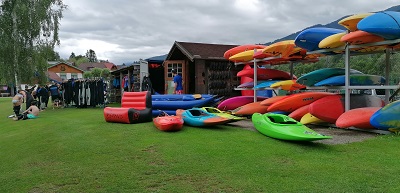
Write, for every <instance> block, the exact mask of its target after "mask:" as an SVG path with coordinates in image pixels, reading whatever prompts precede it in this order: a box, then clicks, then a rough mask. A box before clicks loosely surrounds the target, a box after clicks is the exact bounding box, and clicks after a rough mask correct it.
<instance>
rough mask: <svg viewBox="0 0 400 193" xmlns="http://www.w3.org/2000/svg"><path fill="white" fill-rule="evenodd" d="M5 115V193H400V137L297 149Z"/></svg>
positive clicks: (96, 115)
mask: <svg viewBox="0 0 400 193" xmlns="http://www.w3.org/2000/svg"><path fill="white" fill-rule="evenodd" d="M24 105H25V104H24ZM0 109H1V112H0V120H1V121H0V124H1V129H0V192H400V184H399V182H398V180H399V175H400V167H399V166H400V162H399V158H400V150H399V149H398V147H399V146H400V137H399V136H397V135H385V136H378V137H375V138H372V139H368V140H366V141H363V142H356V143H351V144H344V145H326V144H320V143H290V142H285V141H279V140H274V139H271V138H268V137H266V136H264V135H261V134H260V133H258V132H254V131H250V130H245V129H241V128H238V127H233V126H218V127H213V128H194V127H188V126H185V127H184V128H183V130H182V131H179V132H174V133H167V132H161V131H159V130H157V129H156V128H155V127H154V125H153V123H151V122H150V123H143V124H131V125H129V124H118V123H107V122H105V121H104V117H103V109H102V108H87V109H76V108H66V109H55V110H52V109H51V108H50V109H48V110H46V111H43V112H42V113H41V114H40V117H39V118H38V119H34V120H24V121H22V120H21V121H13V120H12V119H10V118H7V116H9V115H11V114H12V104H11V98H0Z"/></svg>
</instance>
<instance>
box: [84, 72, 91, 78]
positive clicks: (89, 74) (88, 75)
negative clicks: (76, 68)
mask: <svg viewBox="0 0 400 193" xmlns="http://www.w3.org/2000/svg"><path fill="white" fill-rule="evenodd" d="M92 77H93V74H92V72H91V71H86V72H84V73H83V78H92Z"/></svg>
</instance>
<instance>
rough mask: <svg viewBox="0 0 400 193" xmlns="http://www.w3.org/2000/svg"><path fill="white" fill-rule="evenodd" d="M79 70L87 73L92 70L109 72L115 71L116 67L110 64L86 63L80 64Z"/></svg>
mask: <svg viewBox="0 0 400 193" xmlns="http://www.w3.org/2000/svg"><path fill="white" fill-rule="evenodd" d="M79 68H81V69H83V70H84V71H89V70H91V69H92V68H107V69H109V70H115V69H116V68H117V66H116V65H115V64H113V63H111V62H88V63H82V64H80V65H79Z"/></svg>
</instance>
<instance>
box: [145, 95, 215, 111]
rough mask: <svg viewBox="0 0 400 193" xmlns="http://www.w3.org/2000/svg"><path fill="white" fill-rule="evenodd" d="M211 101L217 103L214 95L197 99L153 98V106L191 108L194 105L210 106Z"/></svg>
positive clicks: (154, 107)
mask: <svg viewBox="0 0 400 193" xmlns="http://www.w3.org/2000/svg"><path fill="white" fill-rule="evenodd" d="M211 103H215V98H214V97H208V98H201V99H197V100H153V101H152V108H153V109H165V110H176V109H190V108H193V107H203V106H209V104H211Z"/></svg>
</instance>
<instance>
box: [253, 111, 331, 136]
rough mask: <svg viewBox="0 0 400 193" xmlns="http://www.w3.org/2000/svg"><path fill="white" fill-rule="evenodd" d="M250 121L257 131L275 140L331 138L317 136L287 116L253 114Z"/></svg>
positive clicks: (317, 134)
mask: <svg viewBox="0 0 400 193" xmlns="http://www.w3.org/2000/svg"><path fill="white" fill-rule="evenodd" d="M251 120H252V122H253V124H254V127H255V128H256V129H257V131H259V132H260V133H262V134H264V135H266V136H268V137H272V138H275V139H281V140H289V141H315V140H322V139H331V138H332V137H331V136H325V135H322V134H319V133H317V132H315V131H314V130H312V129H310V128H308V127H307V126H305V125H303V124H301V123H299V122H298V121H296V120H294V119H292V118H290V117H289V116H286V115H282V114H273V113H266V114H260V113H254V114H253V116H252V117H251Z"/></svg>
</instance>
